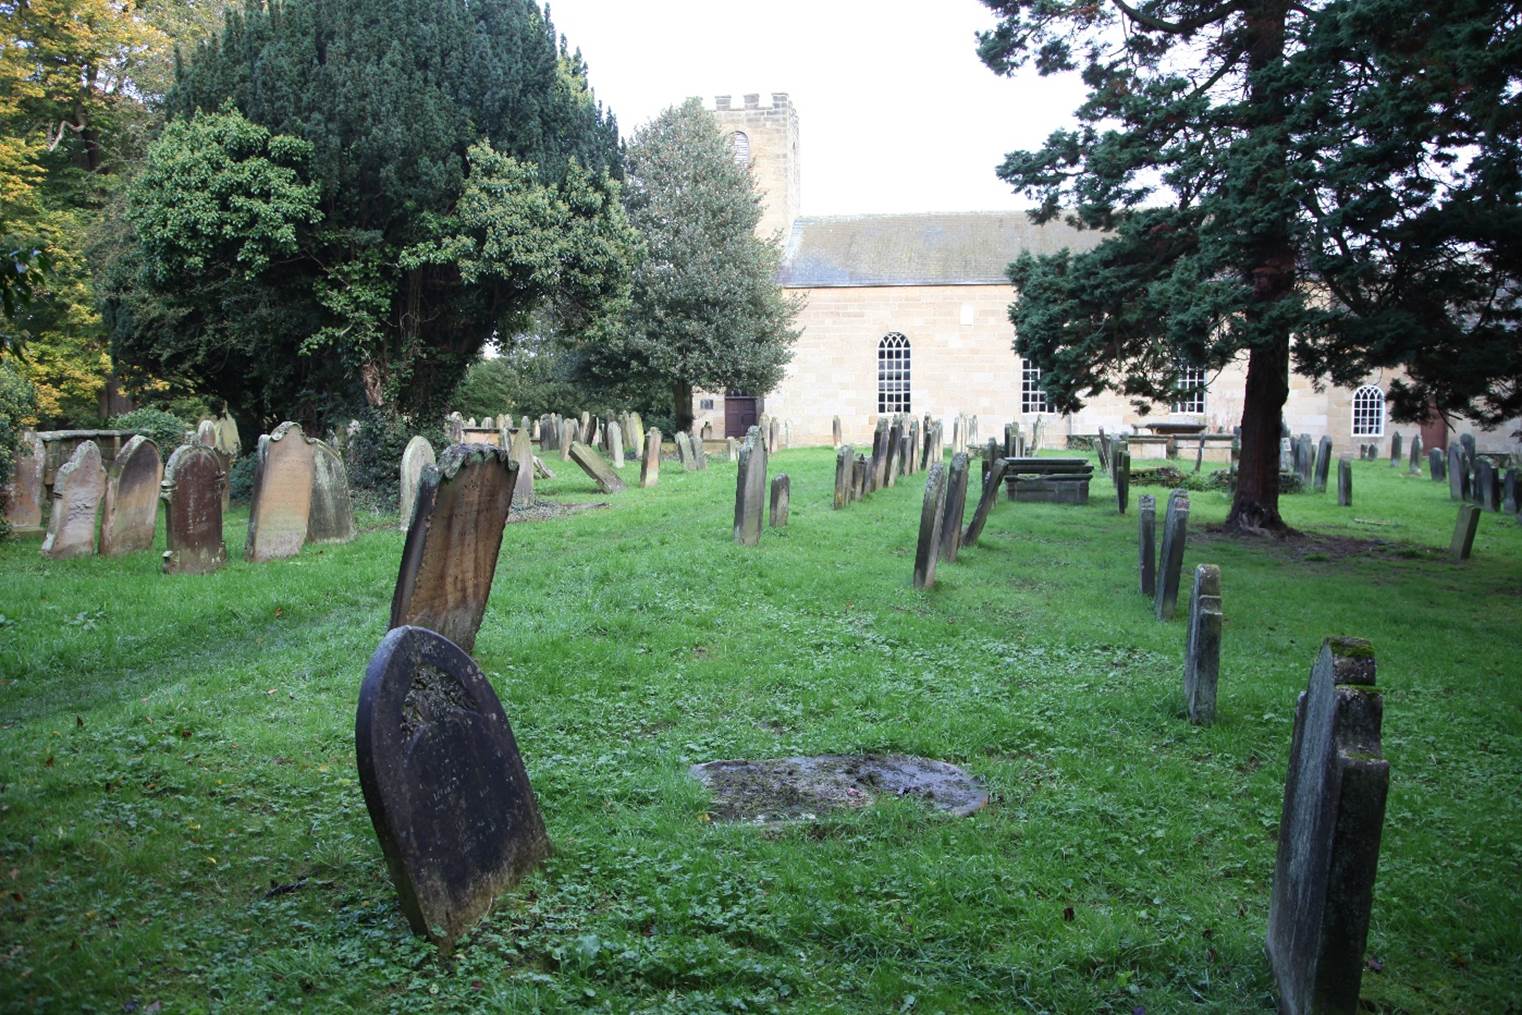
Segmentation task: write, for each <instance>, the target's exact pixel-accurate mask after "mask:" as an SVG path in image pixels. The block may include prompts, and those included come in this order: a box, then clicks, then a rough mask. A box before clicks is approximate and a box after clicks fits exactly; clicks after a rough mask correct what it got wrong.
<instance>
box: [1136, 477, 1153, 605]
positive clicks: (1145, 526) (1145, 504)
mask: <svg viewBox="0 0 1522 1015" xmlns="http://www.w3.org/2000/svg"><path fill="white" fill-rule="evenodd" d="M1136 512H1137V540H1136V543H1137V549H1138V551H1139V552H1140V556H1141V591H1142V595H1144V596H1154V595H1156V594H1157V541H1156V535H1155V533H1156V529H1157V498H1156V497H1154V496H1152V495H1151V494H1150V493H1144V494H1142V495H1141V499H1140V500H1138V501H1137V502H1136Z"/></svg>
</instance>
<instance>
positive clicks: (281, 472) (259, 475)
mask: <svg viewBox="0 0 1522 1015" xmlns="http://www.w3.org/2000/svg"><path fill="white" fill-rule="evenodd" d="M255 453H256V454H257V455H258V459H257V462H256V464H255V467H254V492H253V499H252V500H251V502H250V504H249V509H248V538H247V541H246V542H245V543H244V546H243V557H244V559H245V560H248V561H250V562H252V563H255V564H262V563H264V562H266V561H271V560H280V559H283V558H285V557H294V556H296V554H298V553H300V552H301V547H302V546H303V545H304V544H305V543H306V539H307V522H308V520H309V519H310V516H311V511H312V472H313V469H314V465H313V458H314V453H313V451H312V444H311V442H310V441H308V440H307V436H306V434H305V433H303V432H302V430H301V424H300V423H291V422H285V423H281V424H280V425H279V426H277V427H275V430H274V432H273V433H270V434H267V435H264V436H261V437H260V438H259V449H258V451H257V452H255Z"/></svg>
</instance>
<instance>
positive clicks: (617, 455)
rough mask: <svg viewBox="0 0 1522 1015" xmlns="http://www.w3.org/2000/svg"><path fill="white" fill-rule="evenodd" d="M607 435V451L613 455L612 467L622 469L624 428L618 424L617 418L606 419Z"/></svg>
mask: <svg viewBox="0 0 1522 1015" xmlns="http://www.w3.org/2000/svg"><path fill="white" fill-rule="evenodd" d="M607 435H608V451H609V453H610V454H611V455H612V456H613V468H615V469H622V468H623V467H624V428H623V427H622V426H620V425H619V422H618V420H616V419H610V420H608V426H607Z"/></svg>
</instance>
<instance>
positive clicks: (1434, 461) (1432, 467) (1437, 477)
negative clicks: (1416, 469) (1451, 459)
mask: <svg viewBox="0 0 1522 1015" xmlns="http://www.w3.org/2000/svg"><path fill="white" fill-rule="evenodd" d="M1447 464H1448V458H1447V456H1446V455H1444V454H1443V449H1442V448H1429V449H1428V451H1427V478H1428V479H1430V480H1432V481H1433V482H1434V483H1440V482H1442V481H1443V480H1445V479H1447V478H1448V469H1447Z"/></svg>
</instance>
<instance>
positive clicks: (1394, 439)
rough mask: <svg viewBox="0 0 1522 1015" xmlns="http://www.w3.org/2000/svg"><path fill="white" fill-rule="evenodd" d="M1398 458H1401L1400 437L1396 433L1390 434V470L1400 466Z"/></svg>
mask: <svg viewBox="0 0 1522 1015" xmlns="http://www.w3.org/2000/svg"><path fill="white" fill-rule="evenodd" d="M1400 458H1401V437H1400V434H1398V433H1397V434H1391V435H1390V465H1391V467H1392V468H1393V467H1394V466H1397V465H1399V464H1400Z"/></svg>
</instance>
